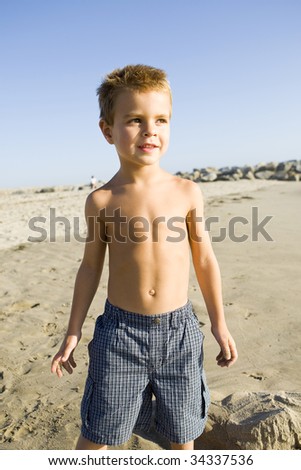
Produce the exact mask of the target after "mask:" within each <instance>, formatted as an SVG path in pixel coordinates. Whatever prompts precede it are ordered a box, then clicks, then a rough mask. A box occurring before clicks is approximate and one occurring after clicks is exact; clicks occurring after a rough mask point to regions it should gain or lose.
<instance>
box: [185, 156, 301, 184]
mask: <svg viewBox="0 0 301 470" xmlns="http://www.w3.org/2000/svg"><path fill="white" fill-rule="evenodd" d="M176 175H177V176H180V177H182V178H186V179H190V180H191V181H194V182H196V183H199V182H203V183H207V182H213V181H237V180H240V179H249V180H252V179H265V180H280V181H301V160H288V161H286V162H274V161H273V162H269V163H262V162H261V163H258V164H257V165H253V166H251V165H244V166H241V167H239V166H227V167H222V168H213V167H207V168H194V169H193V170H192V172H187V171H186V172H181V171H178V172H177V173H176Z"/></svg>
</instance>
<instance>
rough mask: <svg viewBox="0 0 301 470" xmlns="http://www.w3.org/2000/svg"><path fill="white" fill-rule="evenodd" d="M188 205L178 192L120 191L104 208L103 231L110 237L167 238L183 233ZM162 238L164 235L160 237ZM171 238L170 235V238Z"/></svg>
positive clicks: (135, 238)
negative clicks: (132, 192)
mask: <svg viewBox="0 0 301 470" xmlns="http://www.w3.org/2000/svg"><path fill="white" fill-rule="evenodd" d="M188 210H189V208H188V206H187V203H186V202H185V200H184V198H183V199H182V200H181V198H178V197H177V195H173V194H168V193H166V192H164V194H162V193H161V194H160V193H159V192H158V193H156V192H155V191H154V193H153V194H150V193H149V192H147V193H143V194H134V195H133V194H129V195H127V194H123V195H122V196H120V197H114V198H112V199H111V200H110V202H109V204H108V205H107V207H106V214H105V215H106V220H105V225H106V233H107V235H110V236H115V238H116V232H118V236H119V234H120V236H124V237H126V236H127V237H128V236H129V235H131V239H132V238H133V240H135V241H138V240H139V241H146V235H147V240H149V241H153V240H157V241H158V240H169V238H170V237H175V236H176V237H177V239H178V238H179V230H180V231H181V234H182V238H184V237H185V234H186V217H187V213H188ZM162 237H163V238H162ZM172 240H173V238H172Z"/></svg>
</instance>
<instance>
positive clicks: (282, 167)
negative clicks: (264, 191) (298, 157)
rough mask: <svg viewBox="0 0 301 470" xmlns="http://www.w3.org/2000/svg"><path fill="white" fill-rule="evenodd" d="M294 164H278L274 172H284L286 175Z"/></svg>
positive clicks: (290, 162) (291, 162)
mask: <svg viewBox="0 0 301 470" xmlns="http://www.w3.org/2000/svg"><path fill="white" fill-rule="evenodd" d="M294 163H295V162H294V161H292V160H289V161H287V162H281V163H278V165H277V167H276V171H277V172H278V171H285V173H287V172H288V171H289V170H290V169H291V168H292V166H293V164H294Z"/></svg>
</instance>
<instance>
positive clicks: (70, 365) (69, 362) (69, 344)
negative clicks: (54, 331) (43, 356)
mask: <svg viewBox="0 0 301 470" xmlns="http://www.w3.org/2000/svg"><path fill="white" fill-rule="evenodd" d="M79 339H80V338H78V337H77V336H76V335H69V336H66V338H65V339H64V341H63V343H62V345H61V347H60V350H59V351H58V353H57V354H56V355H55V356H54V358H53V359H52V363H51V372H52V373H53V374H56V375H57V376H58V377H59V378H61V377H63V368H64V369H65V370H66V371H67V372H68V374H72V373H73V369H74V367H76V362H75V360H74V357H73V351H74V349H75V348H76V346H77V345H78V342H79Z"/></svg>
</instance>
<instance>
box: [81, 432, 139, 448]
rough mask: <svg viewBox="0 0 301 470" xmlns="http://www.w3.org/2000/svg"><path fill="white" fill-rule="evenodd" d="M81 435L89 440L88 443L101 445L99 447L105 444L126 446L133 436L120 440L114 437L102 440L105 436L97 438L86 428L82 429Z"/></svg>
mask: <svg viewBox="0 0 301 470" xmlns="http://www.w3.org/2000/svg"><path fill="white" fill-rule="evenodd" d="M81 434H82V436H83V437H84V438H85V439H88V441H91V442H93V443H94V444H99V445H100V444H103V445H105V446H118V445H121V444H124V443H125V442H127V441H128V440H129V439H130V437H131V434H130V435H129V436H127V437H125V438H124V439H123V438H121V437H120V438H112V436H110V437H109V438H103V439H102V437H104V436H95V434H93V433H91V432H90V431H87V429H85V428H82V429H81Z"/></svg>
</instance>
